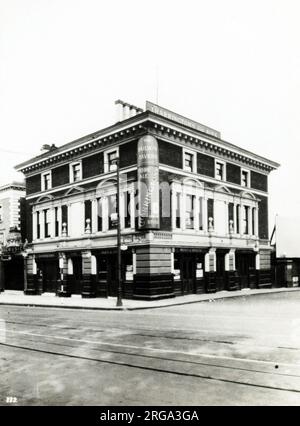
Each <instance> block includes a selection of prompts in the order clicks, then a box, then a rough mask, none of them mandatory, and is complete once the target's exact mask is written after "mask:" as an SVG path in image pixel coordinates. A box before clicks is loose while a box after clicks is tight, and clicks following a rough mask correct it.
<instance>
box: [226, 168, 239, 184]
mask: <svg viewBox="0 0 300 426" xmlns="http://www.w3.org/2000/svg"><path fill="white" fill-rule="evenodd" d="M226 178H227V181H228V182H231V183H236V184H237V185H240V184H241V168H240V167H239V166H237V165H236V164H232V163H227V164H226Z"/></svg>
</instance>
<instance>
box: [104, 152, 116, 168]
mask: <svg viewBox="0 0 300 426" xmlns="http://www.w3.org/2000/svg"><path fill="white" fill-rule="evenodd" d="M118 158H119V149H118V148H115V149H110V150H109V151H106V152H105V153H104V172H105V173H109V172H115V171H116V170H117V161H118Z"/></svg>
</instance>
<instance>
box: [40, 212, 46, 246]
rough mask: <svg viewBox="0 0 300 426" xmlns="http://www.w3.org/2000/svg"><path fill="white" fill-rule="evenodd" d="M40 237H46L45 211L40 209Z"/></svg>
mask: <svg viewBox="0 0 300 426" xmlns="http://www.w3.org/2000/svg"><path fill="white" fill-rule="evenodd" d="M40 238H41V239H43V238H45V213H44V210H40Z"/></svg>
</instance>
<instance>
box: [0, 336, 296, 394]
mask: <svg viewBox="0 0 300 426" xmlns="http://www.w3.org/2000/svg"><path fill="white" fill-rule="evenodd" d="M15 334H17V333H15ZM29 336H31V337H33V339H28V338H29ZM13 338H17V339H20V338H21V339H22V340H23V341H24V340H25V342H24V343H23V344H20V343H19V342H16V343H14V342H13ZM36 338H38V339H39V340H36ZM43 339H44V340H43ZM45 339H50V340H53V339H54V340H55V339H63V340H67V341H68V342H63V343H60V344H58V343H59V342H53V341H50V342H47V341H45ZM10 340H11V341H10V342H0V345H2V346H6V347H12V348H15V349H20V350H26V351H31V352H36V353H43V354H48V355H53V356H61V357H69V358H75V359H78V360H83V361H91V362H97V363H103V364H111V365H116V366H120V367H127V368H135V369H139V370H144V371H152V372H157V373H161V374H169V375H170V374H171V375H177V376H182V377H187V378H188V377H193V378H197V379H205V380H211V381H218V382H223V383H231V384H236V385H244V386H250V387H252V388H253V387H256V388H264V389H272V390H278V391H285V392H293V393H297V394H298V393H300V375H298V374H287V373H280V372H279V371H278V372H277V371H276V372H275V371H274V372H266V371H264V370H262V369H257V368H256V369H254V368H251V369H249V368H240V367H234V366H227V365H220V364H217V363H216V364H212V363H205V362H201V361H200V362H199V361H195V359H196V357H197V358H198V359H201V358H203V357H206V356H207V354H200V353H199V354H191V353H186V354H183V353H181V352H177V353H176V355H177V357H178V356H188V355H190V356H191V355H192V356H193V358H194V361H191V360H187V359H185V360H182V359H178V358H176V359H174V358H171V357H170V351H166V350H162V349H158V348H145V347H135V349H136V350H139V351H140V352H149V351H151V352H152V351H156V352H157V353H159V354H161V355H162V354H163V355H164V356H157V355H155V356H153V355H149V354H147V353H146V354H145V353H136V352H135V353H134V352H128V349H133V348H132V347H129V345H127V346H126V345H121V344H112V343H107V342H106V343H103V342H90V341H87V340H83V339H73V338H67V337H65V338H63V337H57V336H43V335H40V334H39V335H37V334H34V335H33V334H32V333H21V335H17V336H16V335H14V336H12V338H10ZM71 342H72V344H70V343H71ZM74 343H76V345H74ZM93 344H94V345H95V344H97V346H98V347H97V348H95V347H92V345H93ZM103 345H106V346H108V347H109V348H107V347H106V348H104V349H103ZM49 346H50V349H49ZM51 346H56V347H57V346H59V348H60V350H56V349H55V350H53V348H51ZM111 346H113V347H118V348H120V349H119V350H113V349H112V348H111ZM124 348H126V350H124ZM80 351H83V352H84V353H83V354H82V353H80ZM72 352H73V353H72ZM86 352H88V355H87V354H86ZM108 355H109V356H110V357H114V358H113V359H112V358H108ZM172 355H174V353H172ZM212 358H213V359H214V357H212ZM220 358H222V359H226V360H227V361H228V357H227V358H226V357H219V360H220ZM235 361H236V359H235V358H231V362H235ZM238 361H240V359H238ZM245 361H247V362H248V363H251V362H255V363H256V365H258V363H259V364H260V365H261V366H264V365H265V364H266V362H264V361H257V360H252V361H250V360H249V359H247V360H245ZM268 364H272V363H270V362H268ZM286 365H287V364H286ZM289 366H290V367H294V365H292V364H289ZM297 367H299V366H297ZM241 374H242V376H241ZM266 377H268V379H266ZM270 380H271V383H267V382H270Z"/></svg>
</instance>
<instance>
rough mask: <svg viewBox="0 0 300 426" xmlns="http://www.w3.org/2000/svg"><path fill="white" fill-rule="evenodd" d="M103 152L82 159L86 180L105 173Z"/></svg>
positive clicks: (83, 175)
mask: <svg viewBox="0 0 300 426" xmlns="http://www.w3.org/2000/svg"><path fill="white" fill-rule="evenodd" d="M103 166H104V160H103V152H100V153H98V154H95V155H90V156H89V157H85V158H83V159H82V178H83V179H86V178H89V177H92V176H97V175H100V174H102V173H104V167H103Z"/></svg>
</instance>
